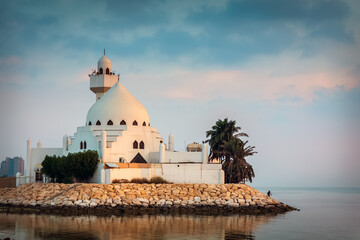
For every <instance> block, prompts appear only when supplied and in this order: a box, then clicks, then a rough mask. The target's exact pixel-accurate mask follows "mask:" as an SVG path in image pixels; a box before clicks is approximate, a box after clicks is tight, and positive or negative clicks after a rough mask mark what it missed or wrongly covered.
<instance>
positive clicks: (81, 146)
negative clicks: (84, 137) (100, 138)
mask: <svg viewBox="0 0 360 240" xmlns="http://www.w3.org/2000/svg"><path fill="white" fill-rule="evenodd" d="M80 149H83V142H82V141H81V142H80Z"/></svg>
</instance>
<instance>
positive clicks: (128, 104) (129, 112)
mask: <svg viewBox="0 0 360 240" xmlns="http://www.w3.org/2000/svg"><path fill="white" fill-rule="evenodd" d="M109 120H111V121H112V122H113V124H114V125H120V122H121V121H123V120H124V121H125V122H126V125H133V122H134V121H136V122H137V124H138V126H143V123H144V122H145V124H146V126H149V123H150V117H149V114H148V112H147V111H146V109H145V107H144V106H143V105H142V104H141V103H140V102H139V101H138V100H137V99H136V98H135V97H134V96H133V95H131V93H130V92H129V91H128V90H127V89H126V88H125V87H124V86H123V85H122V84H121V83H120V82H117V83H116V84H115V85H114V86H113V87H112V88H111V89H110V90H109V91H108V92H106V93H105V95H104V96H103V97H102V98H100V99H99V100H98V101H97V102H96V103H94V105H92V107H91V108H90V110H89V111H88V114H87V116H86V124H87V125H89V122H91V125H96V122H97V121H100V123H101V125H107V122H108V121H109Z"/></svg>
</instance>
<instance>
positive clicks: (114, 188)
mask: <svg viewBox="0 0 360 240" xmlns="http://www.w3.org/2000/svg"><path fill="white" fill-rule="evenodd" d="M291 210H296V209H295V208H293V207H290V206H288V205H286V204H283V203H281V202H279V201H277V200H275V199H273V198H270V197H268V196H266V195H265V194H264V193H261V192H259V191H257V190H256V189H254V188H251V187H249V186H247V185H246V184H135V183H120V184H86V183H81V184H79V183H78V184H59V183H32V184H24V185H21V186H19V187H17V188H12V189H9V188H8V189H0V211H2V212H39V213H61V214H70V215H75V214H96V215H121V214H124V213H125V214H126V213H129V214H131V213H134V214H139V213H177V212H178V213H201V214H221V213H226V214H228V213H246V214H262V213H283V212H286V211H291Z"/></svg>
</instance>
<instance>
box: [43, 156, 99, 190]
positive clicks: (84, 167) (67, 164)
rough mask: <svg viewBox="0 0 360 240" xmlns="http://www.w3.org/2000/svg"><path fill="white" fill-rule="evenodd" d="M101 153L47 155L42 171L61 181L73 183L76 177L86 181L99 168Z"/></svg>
mask: <svg viewBox="0 0 360 240" xmlns="http://www.w3.org/2000/svg"><path fill="white" fill-rule="evenodd" d="M98 162H99V155H98V153H97V152H96V151H85V152H78V153H69V154H68V155H67V156H61V157H57V156H55V155H54V156H48V155H46V156H45V159H44V161H43V162H42V163H41V165H42V172H43V173H44V174H45V175H47V176H48V177H50V178H52V179H55V178H56V181H57V182H61V183H72V182H73V181H74V178H76V179H77V180H79V181H81V182H84V181H87V180H88V179H89V178H91V177H92V176H93V175H94V173H95V171H96V168H97V164H98Z"/></svg>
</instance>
